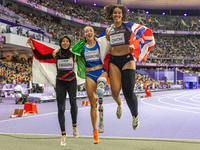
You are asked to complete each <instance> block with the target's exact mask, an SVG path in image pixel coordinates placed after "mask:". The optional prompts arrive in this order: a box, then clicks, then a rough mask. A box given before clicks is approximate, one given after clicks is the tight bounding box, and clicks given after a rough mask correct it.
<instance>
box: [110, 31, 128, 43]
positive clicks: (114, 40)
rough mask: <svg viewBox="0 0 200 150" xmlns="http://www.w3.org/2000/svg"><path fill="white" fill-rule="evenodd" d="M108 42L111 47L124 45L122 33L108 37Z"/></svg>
mask: <svg viewBox="0 0 200 150" xmlns="http://www.w3.org/2000/svg"><path fill="white" fill-rule="evenodd" d="M110 42H111V45H112V46H115V45H123V44H125V39H124V33H118V34H114V35H110Z"/></svg>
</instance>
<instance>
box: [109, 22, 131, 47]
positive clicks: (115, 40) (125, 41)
mask: <svg viewBox="0 0 200 150" xmlns="http://www.w3.org/2000/svg"><path fill="white" fill-rule="evenodd" d="M108 35H109V38H110V42H111V47H114V46H119V45H129V44H130V42H129V40H130V37H131V33H130V31H129V30H128V29H127V27H126V26H125V24H123V23H122V25H121V26H120V27H117V28H114V25H112V26H111V28H110V31H109V33H108Z"/></svg>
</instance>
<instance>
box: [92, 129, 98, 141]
mask: <svg viewBox="0 0 200 150" xmlns="http://www.w3.org/2000/svg"><path fill="white" fill-rule="evenodd" d="M93 135H94V137H93V142H94V144H98V143H99V132H98V131H94V132H93Z"/></svg>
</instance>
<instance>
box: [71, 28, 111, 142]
mask: <svg viewBox="0 0 200 150" xmlns="http://www.w3.org/2000/svg"><path fill="white" fill-rule="evenodd" d="M84 37H85V40H84V41H80V42H79V43H77V44H75V45H74V46H73V47H72V52H73V53H74V54H76V55H79V56H80V58H79V60H80V61H81V59H82V64H85V65H82V64H80V63H79V62H80V61H79V60H77V58H76V62H77V65H78V68H79V69H78V75H79V76H80V77H81V74H82V78H85V79H86V90H87V95H88V98H89V100H90V103H91V111H90V115H91V121H92V126H93V135H94V138H93V140H94V144H98V143H99V138H98V134H99V133H98V130H97V118H98V115H97V108H96V103H97V97H99V98H102V97H103V93H104V87H105V84H106V83H107V78H108V75H107V72H106V70H105V68H104V65H103V62H102V59H101V57H100V53H101V51H100V47H101V46H100V45H99V41H98V39H95V37H94V29H93V28H92V27H91V26H86V27H85V28H84ZM105 40H106V39H105ZM80 43H82V47H81V49H80V48H79V49H80V51H79V52H78V53H77V49H76V48H75V47H77V46H79V45H80ZM81 67H83V68H82V73H81V71H80V70H81V69H80V68H81ZM84 76H86V77H84ZM97 95H98V96H97Z"/></svg>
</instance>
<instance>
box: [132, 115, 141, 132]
mask: <svg viewBox="0 0 200 150" xmlns="http://www.w3.org/2000/svg"><path fill="white" fill-rule="evenodd" d="M139 124H140V123H139V119H138V116H137V117H135V116H133V130H137V128H138V127H139Z"/></svg>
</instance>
